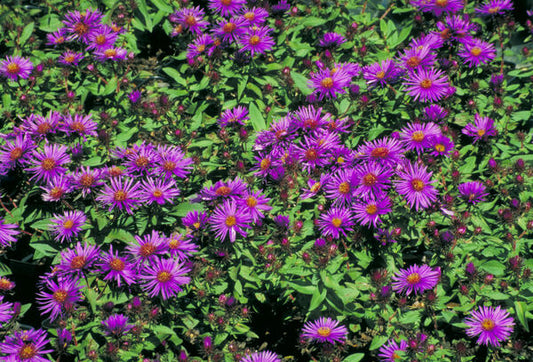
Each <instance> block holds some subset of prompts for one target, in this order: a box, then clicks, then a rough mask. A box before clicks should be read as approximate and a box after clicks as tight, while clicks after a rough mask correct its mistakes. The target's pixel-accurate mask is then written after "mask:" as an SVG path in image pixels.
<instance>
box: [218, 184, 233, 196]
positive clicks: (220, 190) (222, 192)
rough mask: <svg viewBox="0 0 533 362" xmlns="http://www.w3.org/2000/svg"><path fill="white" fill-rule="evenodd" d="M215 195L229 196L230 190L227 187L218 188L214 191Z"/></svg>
mask: <svg viewBox="0 0 533 362" xmlns="http://www.w3.org/2000/svg"><path fill="white" fill-rule="evenodd" d="M215 194H217V195H218V196H228V195H229V194H231V188H230V187H228V186H220V187H219V188H218V189H217V190H216V191H215Z"/></svg>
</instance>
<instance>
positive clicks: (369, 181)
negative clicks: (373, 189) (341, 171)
mask: <svg viewBox="0 0 533 362" xmlns="http://www.w3.org/2000/svg"><path fill="white" fill-rule="evenodd" d="M377 181H378V178H377V177H376V175H374V174H373V173H370V172H369V173H367V174H366V175H364V176H363V185H365V186H374V185H375V184H376V182H377Z"/></svg>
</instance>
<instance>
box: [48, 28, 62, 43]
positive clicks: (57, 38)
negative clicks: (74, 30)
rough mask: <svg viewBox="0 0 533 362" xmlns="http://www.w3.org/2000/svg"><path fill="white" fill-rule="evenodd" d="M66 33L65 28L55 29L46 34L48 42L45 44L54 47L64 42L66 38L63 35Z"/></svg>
mask: <svg viewBox="0 0 533 362" xmlns="http://www.w3.org/2000/svg"><path fill="white" fill-rule="evenodd" d="M66 34H67V30H66V29H65V28H59V29H58V30H57V31H55V32H53V33H51V34H46V39H48V43H46V45H52V46H54V47H56V46H58V45H61V44H64V43H65V41H67V39H66V38H65V35H66Z"/></svg>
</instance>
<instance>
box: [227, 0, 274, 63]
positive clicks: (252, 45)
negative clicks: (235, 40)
mask: <svg viewBox="0 0 533 362" xmlns="http://www.w3.org/2000/svg"><path fill="white" fill-rule="evenodd" d="M234 1H235V0H234ZM271 32H272V29H270V28H269V27H266V26H259V27H253V28H248V31H247V32H246V33H244V34H243V35H242V36H241V37H240V39H239V44H240V45H241V47H242V48H241V49H240V50H239V51H240V52H246V51H250V55H251V56H252V58H253V56H254V54H255V53H258V54H264V53H265V52H267V51H269V50H271V49H272V48H273V47H274V44H275V42H274V39H273V38H272V36H270V33H271Z"/></svg>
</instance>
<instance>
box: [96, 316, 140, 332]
mask: <svg viewBox="0 0 533 362" xmlns="http://www.w3.org/2000/svg"><path fill="white" fill-rule="evenodd" d="M102 328H103V329H104V332H105V334H106V335H108V336H113V337H118V338H120V337H123V336H124V335H126V334H127V333H128V332H129V331H130V330H131V329H132V328H133V324H130V323H128V317H126V316H125V315H123V314H117V313H115V314H111V315H110V316H109V317H108V318H107V319H105V320H103V321H102Z"/></svg>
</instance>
